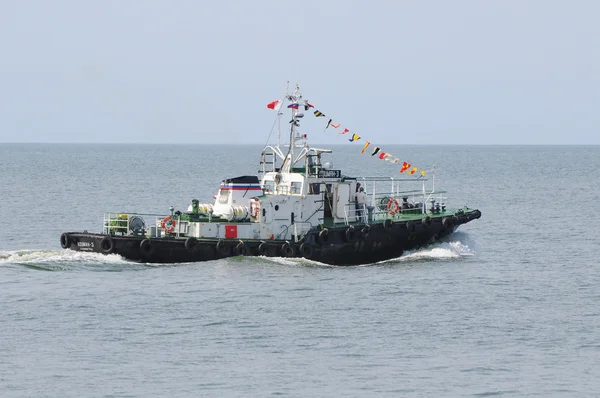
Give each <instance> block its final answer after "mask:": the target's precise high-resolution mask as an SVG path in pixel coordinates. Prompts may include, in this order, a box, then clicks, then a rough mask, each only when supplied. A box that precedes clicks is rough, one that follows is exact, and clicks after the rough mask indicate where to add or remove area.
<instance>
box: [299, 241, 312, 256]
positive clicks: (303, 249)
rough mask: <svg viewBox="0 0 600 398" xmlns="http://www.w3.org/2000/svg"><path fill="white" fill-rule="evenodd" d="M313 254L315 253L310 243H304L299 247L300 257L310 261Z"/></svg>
mask: <svg viewBox="0 0 600 398" xmlns="http://www.w3.org/2000/svg"><path fill="white" fill-rule="evenodd" d="M314 253H315V251H314V249H313V247H312V246H311V244H310V243H307V242H304V243H302V244H301V245H300V254H301V255H302V257H304V258H308V259H310V258H312V256H313V255H314Z"/></svg>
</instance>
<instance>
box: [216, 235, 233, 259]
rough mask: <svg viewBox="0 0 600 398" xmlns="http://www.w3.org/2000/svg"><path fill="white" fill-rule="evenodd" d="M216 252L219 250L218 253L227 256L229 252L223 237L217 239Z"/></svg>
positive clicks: (229, 249)
mask: <svg viewBox="0 0 600 398" xmlns="http://www.w3.org/2000/svg"><path fill="white" fill-rule="evenodd" d="M216 248H217V252H219V254H220V255H221V256H228V255H230V254H231V248H229V247H228V246H227V244H226V243H225V241H223V239H219V241H218V242H217V246H216Z"/></svg>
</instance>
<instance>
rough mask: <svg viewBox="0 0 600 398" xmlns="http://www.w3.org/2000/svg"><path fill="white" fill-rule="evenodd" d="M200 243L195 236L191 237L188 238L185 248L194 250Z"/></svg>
mask: <svg viewBox="0 0 600 398" xmlns="http://www.w3.org/2000/svg"><path fill="white" fill-rule="evenodd" d="M197 242H198V239H196V238H194V237H193V236H190V237H189V238H187V239H186V240H185V244H184V246H185V248H186V249H188V250H192V249H193V248H194V246H196V243H197Z"/></svg>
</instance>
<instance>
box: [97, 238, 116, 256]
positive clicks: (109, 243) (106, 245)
mask: <svg viewBox="0 0 600 398" xmlns="http://www.w3.org/2000/svg"><path fill="white" fill-rule="evenodd" d="M114 248H115V241H114V240H113V238H111V237H110V236H105V237H104V238H102V240H101V241H100V250H102V253H105V254H110V253H112V252H113V250H114Z"/></svg>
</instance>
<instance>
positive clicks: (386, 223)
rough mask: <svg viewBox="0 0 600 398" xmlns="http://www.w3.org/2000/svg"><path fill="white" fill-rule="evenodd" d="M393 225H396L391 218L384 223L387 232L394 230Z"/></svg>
mask: <svg viewBox="0 0 600 398" xmlns="http://www.w3.org/2000/svg"><path fill="white" fill-rule="evenodd" d="M392 225H394V222H393V221H392V220H391V219H390V218H386V219H385V221H384V222H383V228H385V229H387V230H389V229H390V228H392Z"/></svg>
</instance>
